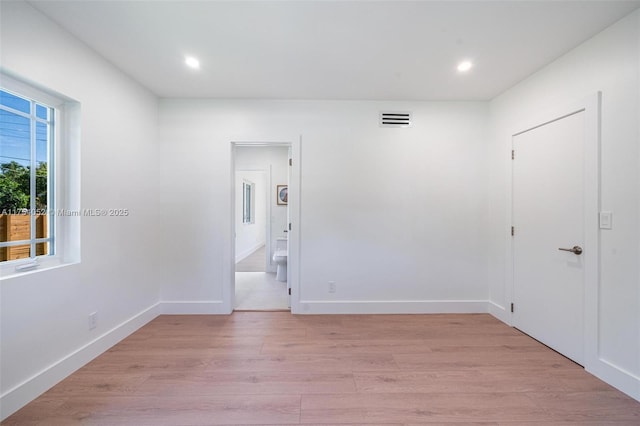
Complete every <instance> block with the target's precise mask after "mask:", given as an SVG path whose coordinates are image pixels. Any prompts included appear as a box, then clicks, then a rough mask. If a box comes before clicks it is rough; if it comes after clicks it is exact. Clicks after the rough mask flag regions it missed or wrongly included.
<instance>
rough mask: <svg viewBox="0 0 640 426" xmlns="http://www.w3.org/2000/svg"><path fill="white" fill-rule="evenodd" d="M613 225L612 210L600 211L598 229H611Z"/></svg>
mask: <svg viewBox="0 0 640 426" xmlns="http://www.w3.org/2000/svg"><path fill="white" fill-rule="evenodd" d="M612 225H613V213H612V212H600V229H611V228H612Z"/></svg>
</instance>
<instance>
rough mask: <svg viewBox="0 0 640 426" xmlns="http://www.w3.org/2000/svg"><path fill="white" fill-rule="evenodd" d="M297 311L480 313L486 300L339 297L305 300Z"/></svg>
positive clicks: (318, 312)
mask: <svg viewBox="0 0 640 426" xmlns="http://www.w3.org/2000/svg"><path fill="white" fill-rule="evenodd" d="M299 306H300V312H295V313H296V314H479V313H487V312H488V308H487V301H486V300H394V301H389V302H384V301H373V300H372V301H369V300H366V301H335V300H302V301H300V302H299Z"/></svg>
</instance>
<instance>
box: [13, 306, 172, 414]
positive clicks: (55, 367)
mask: <svg viewBox="0 0 640 426" xmlns="http://www.w3.org/2000/svg"><path fill="white" fill-rule="evenodd" d="M159 314H160V304H159V303H156V304H155V305H153V306H151V307H149V308H147V309H145V310H144V311H142V312H140V313H139V314H137V315H134V316H133V317H131V318H129V319H128V320H126V321H124V322H123V323H122V324H120V325H117V326H116V327H114V328H112V329H111V330H109V331H107V332H106V333H104V334H102V335H101V336H99V337H97V338H95V339H94V340H92V341H91V342H89V343H87V344H86V345H84V346H83V347H81V348H79V349H77V350H75V351H73V352H72V353H70V354H69V355H67V356H66V357H64V358H63V359H61V360H60V361H58V362H56V363H54V364H52V365H50V366H49V367H47V368H45V369H44V370H42V371H40V372H39V373H37V374H35V375H34V376H33V377H31V378H29V379H27V380H25V381H24V382H22V383H20V384H19V385H17V386H15V387H14V388H12V389H9V390H8V391H6V392H5V393H4V394H2V395H1V396H0V420H4V419H6V418H7V417H9V416H10V415H11V414H13V413H15V412H16V411H18V410H19V409H20V408H22V407H24V406H25V405H27V404H28V403H29V402H31V401H33V400H34V399H36V398H37V397H38V396H40V395H41V394H42V393H44V392H45V391H47V390H48V389H50V388H51V387H53V386H54V385H56V384H57V383H58V382H60V381H61V380H63V379H64V378H66V377H67V376H69V375H70V374H72V373H73V372H74V371H76V370H78V369H79V368H80V367H82V366H84V365H86V364H87V363H89V362H90V361H91V360H93V359H94V358H96V357H97V356H98V355H100V354H102V353H103V352H105V351H106V350H108V349H109V348H111V347H112V346H114V345H115V344H116V343H118V342H119V341H121V340H122V339H124V338H125V337H127V336H129V335H130V334H131V333H133V332H134V331H136V330H137V329H139V328H140V327H142V326H143V325H145V324H147V323H148V322H150V321H151V320H153V319H154V318H155V317H157V316H158V315H159Z"/></svg>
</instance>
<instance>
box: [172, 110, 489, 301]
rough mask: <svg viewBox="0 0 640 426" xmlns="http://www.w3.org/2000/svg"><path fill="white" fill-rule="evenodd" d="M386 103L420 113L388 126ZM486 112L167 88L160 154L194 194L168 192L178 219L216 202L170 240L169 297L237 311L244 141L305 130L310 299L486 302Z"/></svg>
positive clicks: (181, 186) (304, 275)
mask: <svg viewBox="0 0 640 426" xmlns="http://www.w3.org/2000/svg"><path fill="white" fill-rule="evenodd" d="M383 109H392V110H411V111H413V112H414V120H415V125H414V127H412V128H408V129H389V128H381V127H379V126H378V121H377V120H378V113H379V111H380V110H383ZM486 123H487V104H486V103H429V102H424V103H391V102H349V101H345V102H339V101H336V102H329V101H327V102H324V101H241V100H235V101H232V100H231V101H225V100H162V101H161V102H160V143H161V157H162V160H161V164H162V165H164V166H165V167H164V169H165V170H171V169H170V168H169V167H168V165H169V164H171V165H172V167H175V168H176V169H178V170H180V171H181V172H180V173H177V174H176V173H171V172H169V173H166V174H165V178H164V180H163V187H164V188H165V190H166V191H167V193H175V192H180V191H181V195H182V198H181V200H180V202H179V203H178V202H174V200H171V199H163V200H162V201H163V202H164V205H163V206H162V209H161V210H162V211H163V213H164V215H165V218H164V220H165V223H170V222H171V221H173V220H176V218H177V217H178V216H179V215H180V214H181V213H182V212H183V211H184V209H185V207H186V208H189V207H193V208H202V209H204V210H205V211H207V212H209V213H210V214H209V215H208V216H207V220H206V221H205V220H203V219H201V218H200V217H196V218H194V220H193V221H191V222H190V223H188V224H186V225H185V228H183V229H182V232H181V233H180V235H176V236H173V238H172V241H171V244H169V242H167V245H166V246H167V247H168V248H169V247H171V246H172V245H178V246H179V247H182V248H183V250H182V251H181V252H180V254H179V258H174V259H173V260H172V268H171V270H170V271H168V281H167V282H166V284H165V286H164V287H163V290H162V297H163V300H166V301H175V302H182V303H185V304H187V303H190V302H198V303H196V304H195V305H194V306H195V307H196V308H202V309H203V311H205V312H216V311H222V312H224V311H225V309H224V308H223V307H222V305H221V303H222V300H223V293H224V292H223V290H224V289H225V286H226V285H227V284H228V279H229V278H228V277H229V271H228V269H229V267H228V266H227V265H228V264H229V261H230V260H229V256H230V255H229V253H228V252H229V248H228V247H227V246H226V243H225V240H227V241H229V240H230V235H229V234H230V212H231V208H230V187H231V184H230V179H231V176H232V175H231V171H230V151H231V142H232V141H275V142H287V141H291V140H294V139H297V137H298V135H300V134H301V135H302V148H301V155H302V159H301V175H302V177H301V223H300V226H301V230H300V238H301V247H300V256H301V259H300V268H301V272H300V294H299V295H298V297H299V298H300V300H302V301H303V302H304V306H305V308H306V310H305V312H310V313H313V312H433V311H438V310H445V311H446V310H449V311H464V310H471V311H478V310H484V309H485V306H486V305H485V303H484V301H486V300H487V298H488V293H487V282H486V273H487V259H486V256H485V244H484V242H485V241H486V235H485V228H486V226H485V223H486V218H485V216H484V213H485V212H486V206H485V200H486V188H487V182H486V168H485V164H486V157H485V156H486V148H485V140H486V133H485V126H486ZM185 188H186V189H185ZM171 252H172V253H174V251H173V250H171ZM330 280H331V281H336V284H337V292H336V293H335V294H329V293H328V285H327V282H328V281H330ZM294 297H295V295H294ZM476 301H482V302H480V303H476Z"/></svg>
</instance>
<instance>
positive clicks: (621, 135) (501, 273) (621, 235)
mask: <svg viewBox="0 0 640 426" xmlns="http://www.w3.org/2000/svg"><path fill="white" fill-rule="evenodd" d="M639 80H640V11H636V12H635V13H633V14H631V15H629V16H628V17H626V18H625V19H623V20H622V21H620V22H619V23H617V24H616V25H614V26H612V27H610V28H608V29H607V30H605V31H604V32H602V33H601V34H599V35H597V36H596V37H594V38H593V39H591V40H589V41H587V42H586V43H584V44H583V45H581V46H579V47H578V48H576V49H574V50H572V51H571V52H569V53H567V54H566V55H564V56H563V57H561V58H560V59H558V60H556V61H555V62H553V63H552V64H551V65H549V66H547V67H545V68H544V69H542V70H540V71H539V72H538V73H536V74H534V75H533V76H531V77H530V78H528V79H526V80H525V81H523V82H521V83H520V84H518V85H517V86H515V87H513V88H512V89H510V90H508V91H507V92H506V93H504V94H502V95H501V96H499V97H497V98H496V99H494V100H493V101H492V102H491V139H490V144H489V159H490V162H489V170H490V173H489V183H490V185H489V206H490V210H489V218H490V220H489V236H490V240H489V242H490V244H489V246H488V248H489V254H490V258H489V266H490V268H489V290H490V294H491V301H492V302H493V303H495V304H496V309H497V310H498V311H500V310H501V309H499V308H498V306H499V307H506V306H508V303H510V300H506V297H507V296H506V294H507V293H508V289H507V288H506V285H507V282H508V280H507V279H506V277H505V271H506V263H505V262H506V261H507V258H508V256H507V253H506V249H507V246H506V241H507V238H508V237H506V235H507V232H508V229H509V226H510V225H511V224H510V223H508V222H507V220H508V214H507V208H508V206H507V198H508V193H509V191H510V188H508V187H507V185H506V184H505V182H508V181H509V180H508V179H507V175H508V173H510V170H511V161H510V157H509V155H510V150H511V146H510V143H511V142H510V138H509V134H508V132H509V131H510V130H512V129H513V126H515V125H517V124H518V123H520V122H522V121H523V119H524V118H526V117H528V116H531V115H537V114H539V113H541V112H543V111H545V110H546V109H548V108H552V107H555V106H562V105H564V104H568V103H569V102H572V101H575V100H579V99H581V98H584V97H586V96H588V95H591V94H594V93H595V92H597V91H602V123H601V125H602V128H601V207H602V210H608V211H612V212H613V214H614V220H613V224H614V225H613V229H612V230H603V231H600V238H601V250H600V255H601V260H600V272H601V276H600V284H599V289H600V290H599V297H600V305H599V324H598V328H599V342H598V346H599V357H600V359H601V371H600V372H597V373H598V374H599V375H600V376H601V377H605V378H606V379H607V380H608V381H609V382H610V383H613V382H615V384H616V385H617V386H618V387H620V388H621V389H623V390H625V391H626V392H627V393H630V394H632V395H633V396H634V397H635V398H636V399H638V398H640V379H638V377H640V338H639V336H640V279H639V278H640V276H639V269H638V265H639V262H638V260H639V258H640V252H639V247H638V236H639V232H640V210H639V202H640V191H639V178H640V175H639V173H638V171H639V170H640V163H639V160H640V157H639V154H640V152H639V145H640V139H639V133H640V131H639V128H638V123H639V121H640V106H639V105H640V96H639V93H640V91H639ZM502 312H504V311H502ZM497 314H498V315H502V314H501V312H497Z"/></svg>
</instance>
